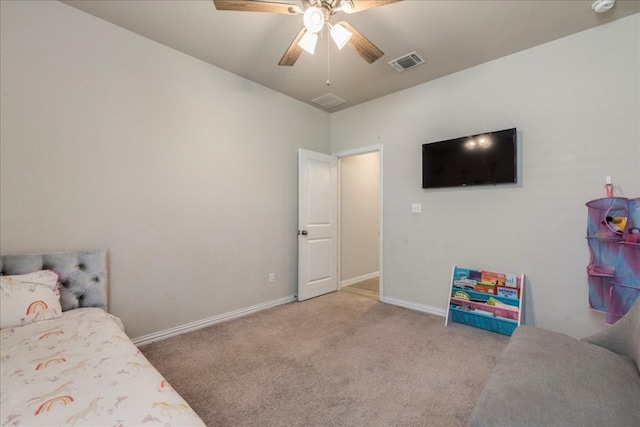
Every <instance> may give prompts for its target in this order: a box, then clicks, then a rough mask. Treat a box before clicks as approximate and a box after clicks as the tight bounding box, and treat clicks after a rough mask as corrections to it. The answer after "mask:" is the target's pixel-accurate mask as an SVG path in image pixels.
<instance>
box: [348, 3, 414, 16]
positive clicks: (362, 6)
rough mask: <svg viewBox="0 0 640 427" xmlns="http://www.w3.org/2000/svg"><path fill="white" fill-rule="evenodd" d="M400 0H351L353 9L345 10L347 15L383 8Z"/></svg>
mask: <svg viewBox="0 0 640 427" xmlns="http://www.w3.org/2000/svg"><path fill="white" fill-rule="evenodd" d="M399 1H402V0H353V9H351V10H345V12H347V13H356V12H360V11H363V10H367V9H373V8H374V7H379V6H385V5H387V4H391V3H397V2H399Z"/></svg>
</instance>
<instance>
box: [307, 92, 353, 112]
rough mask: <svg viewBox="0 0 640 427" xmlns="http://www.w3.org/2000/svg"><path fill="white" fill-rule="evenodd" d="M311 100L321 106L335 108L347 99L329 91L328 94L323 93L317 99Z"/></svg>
mask: <svg viewBox="0 0 640 427" xmlns="http://www.w3.org/2000/svg"><path fill="white" fill-rule="evenodd" d="M311 102H313V103H314V104H318V105H319V106H321V107H324V108H327V109H329V108H333V107H336V106H338V105H340V104H344V103H345V102H347V101H345V100H344V99H342V98H340V97H339V96H335V95H334V94H332V93H328V94H326V95H322V96H320V97H318V98H316V99H312V100H311Z"/></svg>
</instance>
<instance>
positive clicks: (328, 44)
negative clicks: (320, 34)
mask: <svg viewBox="0 0 640 427" xmlns="http://www.w3.org/2000/svg"><path fill="white" fill-rule="evenodd" d="M330 52H331V44H330V43H329V37H327V86H331V81H330V80H329V75H330V74H329V73H330V72H331V61H330V55H329V53H330Z"/></svg>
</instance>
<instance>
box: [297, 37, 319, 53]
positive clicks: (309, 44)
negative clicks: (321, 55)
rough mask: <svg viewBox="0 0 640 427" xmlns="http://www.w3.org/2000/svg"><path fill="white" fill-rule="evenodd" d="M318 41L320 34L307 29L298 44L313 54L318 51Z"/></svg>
mask: <svg viewBox="0 0 640 427" xmlns="http://www.w3.org/2000/svg"><path fill="white" fill-rule="evenodd" d="M317 43H318V34H316V33H312V32H310V31H307V32H306V33H304V35H303V36H302V38H301V39H300V41H299V42H298V46H300V47H301V48H302V49H304V50H305V51H307V52H309V53H310V54H311V55H313V54H314V52H315V51H316V44H317Z"/></svg>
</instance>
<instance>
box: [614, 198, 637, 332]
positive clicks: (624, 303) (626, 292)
mask: <svg viewBox="0 0 640 427" xmlns="http://www.w3.org/2000/svg"><path fill="white" fill-rule="evenodd" d="M639 296H640V198H637V199H631V200H629V217H628V219H627V225H626V228H625V230H624V233H623V235H622V241H621V242H620V248H619V250H618V260H617V262H616V269H615V272H614V274H613V279H612V280H611V298H610V301H609V308H608V310H607V323H609V324H613V323H615V322H617V321H618V320H619V319H620V318H621V317H622V316H624V315H625V314H626V313H627V312H628V311H629V310H630V309H631V306H633V303H634V302H635V301H636V299H638V297H639Z"/></svg>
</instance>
